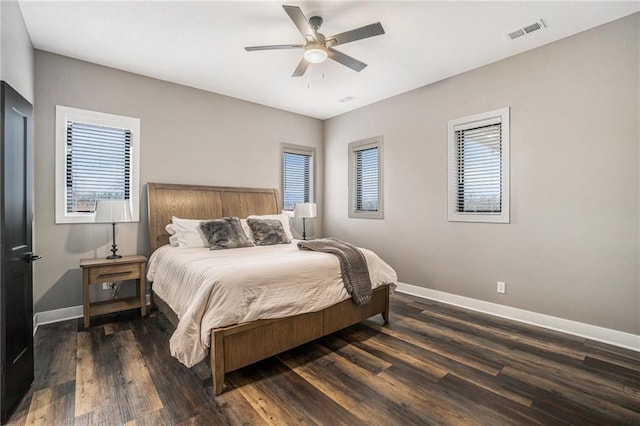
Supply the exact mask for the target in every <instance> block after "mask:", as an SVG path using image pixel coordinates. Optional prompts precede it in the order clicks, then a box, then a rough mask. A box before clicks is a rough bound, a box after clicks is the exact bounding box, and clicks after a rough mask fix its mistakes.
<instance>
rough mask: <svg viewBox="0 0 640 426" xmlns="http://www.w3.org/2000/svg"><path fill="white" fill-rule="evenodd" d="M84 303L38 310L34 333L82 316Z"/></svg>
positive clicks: (148, 300)
mask: <svg viewBox="0 0 640 426" xmlns="http://www.w3.org/2000/svg"><path fill="white" fill-rule="evenodd" d="M146 303H147V306H149V305H150V304H151V297H150V296H149V295H148V294H147V302H146ZM83 315H84V314H83V312H82V305H77V306H69V307H68V308H62V309H54V310H52V311H44V312H36V313H35V314H34V315H33V335H34V336H35V335H36V331H38V327H39V326H41V325H45V324H53V323H55V322H62V321H67V320H71V319H76V318H82V316H83Z"/></svg>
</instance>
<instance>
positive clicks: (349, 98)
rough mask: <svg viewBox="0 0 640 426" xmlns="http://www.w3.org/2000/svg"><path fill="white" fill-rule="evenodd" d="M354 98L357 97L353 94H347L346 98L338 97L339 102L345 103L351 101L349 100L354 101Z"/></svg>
mask: <svg viewBox="0 0 640 426" xmlns="http://www.w3.org/2000/svg"><path fill="white" fill-rule="evenodd" d="M354 99H355V98H354V97H353V96H346V97H344V98H342V99H338V102H340V103H342V104H343V103H345V102H349V101H352V100H354Z"/></svg>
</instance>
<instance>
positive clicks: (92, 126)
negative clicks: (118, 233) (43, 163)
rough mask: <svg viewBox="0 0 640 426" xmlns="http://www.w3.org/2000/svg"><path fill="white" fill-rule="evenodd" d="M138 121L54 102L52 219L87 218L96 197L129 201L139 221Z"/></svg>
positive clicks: (91, 214)
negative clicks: (54, 209)
mask: <svg viewBox="0 0 640 426" xmlns="http://www.w3.org/2000/svg"><path fill="white" fill-rule="evenodd" d="M139 141H140V120H139V119H137V118H130V117H123V116H119V115H112V114H105V113H100V112H94V111H85V110H81V109H76V108H69V107H64V106H60V105H58V106H56V223H86V222H93V220H94V216H95V208H96V203H97V201H98V200H114V199H116V200H129V201H130V203H131V213H132V217H133V220H134V221H138V220H140V211H139V204H140V203H139V197H138V182H139V179H138V176H139V167H138V165H139V152H140V143H139Z"/></svg>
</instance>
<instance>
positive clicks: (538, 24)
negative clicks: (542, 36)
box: [507, 19, 547, 40]
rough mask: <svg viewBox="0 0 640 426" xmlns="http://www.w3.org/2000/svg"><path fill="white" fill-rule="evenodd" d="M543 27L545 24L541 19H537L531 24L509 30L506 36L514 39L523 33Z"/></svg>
mask: <svg viewBox="0 0 640 426" xmlns="http://www.w3.org/2000/svg"><path fill="white" fill-rule="evenodd" d="M543 28H547V26H546V25H545V23H544V21H543V20H542V19H538V20H537V21H536V22H534V23H533V24H529V25H527V26H526V27H523V28H518V29H517V30H515V31H512V32H510V33H509V34H507V37H509V39H510V40H515V39H517V38H518V37H522V36H523V35H526V34H530V33H532V32H534V31H538V30H541V29H543Z"/></svg>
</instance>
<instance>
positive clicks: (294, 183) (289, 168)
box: [282, 144, 315, 210]
mask: <svg viewBox="0 0 640 426" xmlns="http://www.w3.org/2000/svg"><path fill="white" fill-rule="evenodd" d="M314 157H315V149H314V148H309V147H304V146H297V145H289V144H283V145H282V200H283V207H282V208H283V210H293V208H294V207H295V205H296V204H298V203H313V177H314V174H313V162H314Z"/></svg>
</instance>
